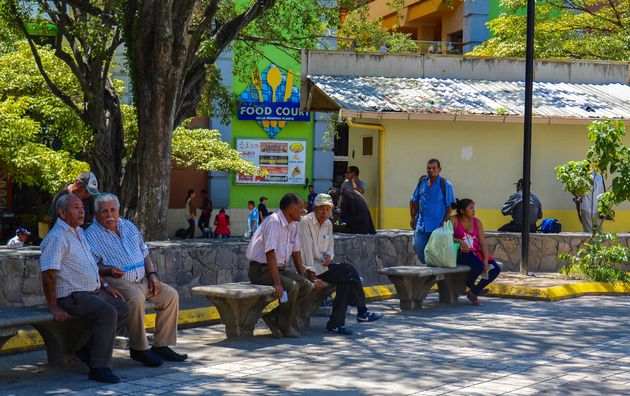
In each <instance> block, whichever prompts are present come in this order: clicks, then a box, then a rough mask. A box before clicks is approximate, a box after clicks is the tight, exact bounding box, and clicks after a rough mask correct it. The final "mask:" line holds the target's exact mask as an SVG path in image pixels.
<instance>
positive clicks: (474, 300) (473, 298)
mask: <svg viewBox="0 0 630 396" xmlns="http://www.w3.org/2000/svg"><path fill="white" fill-rule="evenodd" d="M466 298H468V299H469V300H470V302H471V303H472V305H481V303H480V302H479V298H478V297H477V295H476V294H475V293H473V292H471V291H470V290H468V291H467V292H466Z"/></svg>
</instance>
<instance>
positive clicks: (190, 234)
mask: <svg viewBox="0 0 630 396" xmlns="http://www.w3.org/2000/svg"><path fill="white" fill-rule="evenodd" d="M194 237H195V220H193V219H188V230H186V238H190V239H193V238H194Z"/></svg>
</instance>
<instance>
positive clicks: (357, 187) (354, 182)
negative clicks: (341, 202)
mask: <svg viewBox="0 0 630 396" xmlns="http://www.w3.org/2000/svg"><path fill="white" fill-rule="evenodd" d="M352 188H354V189H355V190H356V191H358V192H360V193H361V194H364V193H365V188H363V187H362V186H361V185H360V184H359V182H358V178H357V180H355V179H352Z"/></svg>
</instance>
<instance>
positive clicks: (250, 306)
mask: <svg viewBox="0 0 630 396" xmlns="http://www.w3.org/2000/svg"><path fill="white" fill-rule="evenodd" d="M207 298H208V300H210V301H212V303H213V304H214V306H215V307H216V308H217V311H219V315H221V321H222V322H223V324H224V325H225V335H226V336H227V338H239V337H251V336H253V335H254V327H256V322H258V319H260V317H261V316H262V311H263V309H265V307H266V306H267V304H268V303H269V302H271V301H272V300H273V296H256V297H248V298H240V299H239V298H225V297H211V296H207Z"/></svg>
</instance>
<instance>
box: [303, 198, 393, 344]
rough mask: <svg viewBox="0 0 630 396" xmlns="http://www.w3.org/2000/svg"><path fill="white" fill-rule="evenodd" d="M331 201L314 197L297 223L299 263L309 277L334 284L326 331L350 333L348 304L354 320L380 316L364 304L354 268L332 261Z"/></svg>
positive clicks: (375, 318)
mask: <svg viewBox="0 0 630 396" xmlns="http://www.w3.org/2000/svg"><path fill="white" fill-rule="evenodd" d="M333 207H334V204H333V201H332V198H331V197H330V195H328V194H319V195H318V196H317V197H315V202H314V203H313V211H312V212H311V213H309V214H307V215H306V216H304V217H302V219H301V220H300V223H299V225H298V234H299V236H300V246H301V247H302V249H301V253H302V262H303V263H304V267H305V268H306V270H307V272H308V273H309V275H311V276H313V275H314V276H316V277H317V278H318V279H320V280H322V281H324V282H326V283H330V284H333V285H335V286H336V296H335V299H334V301H333V309H332V314H331V315H330V320H329V321H328V323H327V324H326V328H327V329H328V331H330V332H333V333H337V334H341V335H352V331H351V330H349V329H346V327H345V319H346V310H347V309H348V305H349V304H352V305H356V307H357V322H373V321H375V320H378V319H380V318H382V317H383V314H382V313H380V312H372V311H369V310H368V309H367V307H366V306H365V293H364V292H363V284H362V282H361V277H360V276H359V273H358V272H357V270H356V269H355V268H354V267H353V266H352V265H351V264H347V263H333V262H332V260H333V258H334V257H335V252H334V239H333V227H332V223H331V222H330V220H329V218H330V215H331V213H332V210H333Z"/></svg>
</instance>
